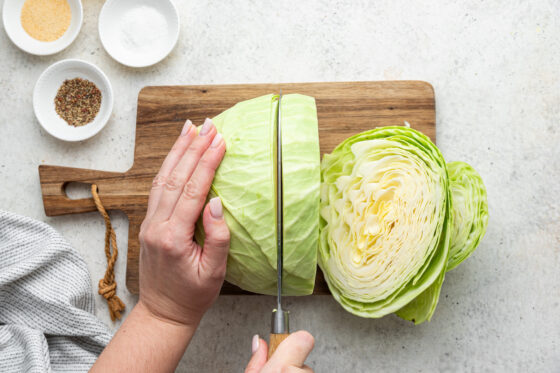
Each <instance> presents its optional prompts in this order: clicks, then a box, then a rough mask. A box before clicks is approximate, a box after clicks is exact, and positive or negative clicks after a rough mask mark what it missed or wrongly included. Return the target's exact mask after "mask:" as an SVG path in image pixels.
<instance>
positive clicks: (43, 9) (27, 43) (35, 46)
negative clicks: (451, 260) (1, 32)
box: [2, 0, 83, 56]
mask: <svg viewBox="0 0 560 373" xmlns="http://www.w3.org/2000/svg"><path fill="white" fill-rule="evenodd" d="M2 19H3V22H4V28H5V29H6V33H7V34H8V37H9V38H10V40H12V42H13V43H14V44H15V45H17V46H18V47H19V48H20V49H22V50H23V51H25V52H27V53H31V54H36V55H41V56H44V55H49V54H54V53H57V52H60V51H61V50H63V49H64V48H66V47H67V46H69V45H70V44H72V42H73V41H74V39H76V36H78V33H79V32H80V28H81V27H82V20H83V9H82V2H81V1H80V0H4V7H3V9H2Z"/></svg>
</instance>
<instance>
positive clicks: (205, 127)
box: [199, 118, 213, 136]
mask: <svg viewBox="0 0 560 373" xmlns="http://www.w3.org/2000/svg"><path fill="white" fill-rule="evenodd" d="M212 126H213V124H212V119H210V118H206V120H205V121H204V125H203V126H202V129H201V130H200V133H199V135H200V136H204V135H206V134H207V133H208V132H210V129H211V128H212Z"/></svg>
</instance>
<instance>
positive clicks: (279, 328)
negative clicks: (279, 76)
mask: <svg viewBox="0 0 560 373" xmlns="http://www.w3.org/2000/svg"><path fill="white" fill-rule="evenodd" d="M281 123H282V91H280V93H279V94H278V108H277V112H276V245H277V247H276V250H277V251H276V258H277V259H276V260H277V262H276V267H277V268H276V269H277V271H278V283H277V295H276V309H274V310H273V311H272V328H271V329H272V330H271V333H270V342H269V345H268V357H269V358H270V357H271V356H272V354H274V351H276V348H277V347H278V345H279V344H280V343H281V342H282V341H283V340H284V339H286V338H287V337H288V335H289V334H290V326H289V312H288V311H287V310H284V309H283V308H282V275H283V267H284V246H283V244H284V240H283V238H284V237H283V233H284V221H283V220H284V214H283V212H284V209H283V207H284V201H283V187H282V126H281Z"/></svg>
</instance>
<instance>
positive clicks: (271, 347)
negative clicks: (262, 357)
mask: <svg viewBox="0 0 560 373" xmlns="http://www.w3.org/2000/svg"><path fill="white" fill-rule="evenodd" d="M289 335H290V334H289V333H285V334H272V333H271V334H270V341H269V342H268V359H270V358H271V357H272V354H274V352H275V351H276V349H277V348H278V346H279V345H280V343H282V341H283V340H284V339H286V338H288V336H289Z"/></svg>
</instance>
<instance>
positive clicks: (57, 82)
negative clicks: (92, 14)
mask: <svg viewBox="0 0 560 373" xmlns="http://www.w3.org/2000/svg"><path fill="white" fill-rule="evenodd" d="M33 109H34V111H35V116H36V117H37V120H38V121H39V123H40V124H41V126H42V127H43V129H44V130H45V131H47V132H48V133H49V134H51V135H52V136H54V137H56V138H58V139H60V140H65V141H82V140H85V139H88V138H90V137H92V136H95V135H96V134H97V133H98V132H99V131H101V130H102V129H103V127H105V125H106V124H107V122H108V120H109V117H110V116H111V111H112V110H113V90H112V88H111V83H110V82H109V79H108V78H107V76H106V75H105V74H104V73H103V72H102V71H101V70H100V69H99V68H98V67H97V66H95V65H93V64H91V63H89V62H86V61H82V60H75V59H71V60H63V61H59V62H57V63H55V64H53V65H51V66H49V67H48V68H47V69H46V70H45V71H44V72H43V74H41V76H40V77H39V80H37V83H36V85H35V89H34V91H33Z"/></svg>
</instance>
